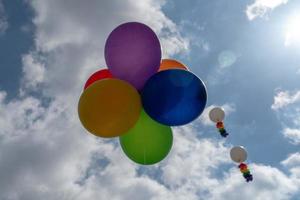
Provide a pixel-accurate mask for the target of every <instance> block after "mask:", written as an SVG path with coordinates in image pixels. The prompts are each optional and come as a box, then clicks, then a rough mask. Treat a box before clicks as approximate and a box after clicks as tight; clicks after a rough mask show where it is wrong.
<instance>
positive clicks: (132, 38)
mask: <svg viewBox="0 0 300 200" xmlns="http://www.w3.org/2000/svg"><path fill="white" fill-rule="evenodd" d="M160 60H161V48H160V43H159V40H158V38H157V36H156V35H155V33H154V32H153V31H152V29H151V28H149V27H148V26H146V25H145V24H141V23H138V22H129V23H125V24H121V25H120V26H118V27H117V28H115V29H114V30H113V31H112V32H111V33H110V35H109V36H108V38H107V40H106V44H105V61H106V64H107V66H108V69H109V70H110V71H111V73H112V74H113V76H114V77H116V78H119V79H122V80H126V81H128V82H129V83H131V84H132V85H133V86H134V87H135V88H136V89H138V90H140V89H142V88H143V86H144V84H145V82H146V81H147V79H148V78H149V77H150V76H152V75H153V74H155V73H156V72H157V70H158V68H159V65H160Z"/></svg>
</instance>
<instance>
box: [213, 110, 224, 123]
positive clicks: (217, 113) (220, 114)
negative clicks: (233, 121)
mask: <svg viewBox="0 0 300 200" xmlns="http://www.w3.org/2000/svg"><path fill="white" fill-rule="evenodd" d="M209 118H210V120H211V121H213V122H215V123H218V122H221V121H223V120H224V118H225V112H224V110H223V109H222V108H220V107H215V108H213V109H211V110H210V111H209Z"/></svg>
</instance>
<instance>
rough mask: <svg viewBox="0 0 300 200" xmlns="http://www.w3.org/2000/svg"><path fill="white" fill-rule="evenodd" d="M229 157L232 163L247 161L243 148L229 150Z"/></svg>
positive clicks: (237, 147)
mask: <svg viewBox="0 0 300 200" xmlns="http://www.w3.org/2000/svg"><path fill="white" fill-rule="evenodd" d="M230 157H231V159H232V160H233V161H234V162H237V163H241V162H244V161H245V160H246V159H247V152H246V150H245V149H244V147H242V146H236V147H233V148H232V149H231V150H230Z"/></svg>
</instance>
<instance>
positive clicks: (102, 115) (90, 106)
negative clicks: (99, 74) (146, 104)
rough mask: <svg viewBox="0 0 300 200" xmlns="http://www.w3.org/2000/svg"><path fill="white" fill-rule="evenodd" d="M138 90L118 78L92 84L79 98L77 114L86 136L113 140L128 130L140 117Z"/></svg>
mask: <svg viewBox="0 0 300 200" xmlns="http://www.w3.org/2000/svg"><path fill="white" fill-rule="evenodd" d="M141 108H142V104H141V99H140V95H139V93H138V91H137V90H136V89H135V88H134V87H133V86H131V85H130V84H129V83H127V82H125V81H122V80H119V79H114V78H112V79H103V80H99V81H96V82H95V83H94V84H92V85H90V86H89V87H88V88H87V89H85V90H84V91H83V93H82V95H81V97H80V99H79V103H78V114H79V119H80V121H81V123H82V125H83V126H84V127H85V129H87V130H88V131H89V132H90V133H92V134H94V135H96V136H99V137H105V138H111V137H117V136H120V135H122V134H124V133H126V132H127V131H128V130H129V129H131V128H132V127H133V126H134V125H135V123H136V122H137V120H138V119H139V117H140V113H141Z"/></svg>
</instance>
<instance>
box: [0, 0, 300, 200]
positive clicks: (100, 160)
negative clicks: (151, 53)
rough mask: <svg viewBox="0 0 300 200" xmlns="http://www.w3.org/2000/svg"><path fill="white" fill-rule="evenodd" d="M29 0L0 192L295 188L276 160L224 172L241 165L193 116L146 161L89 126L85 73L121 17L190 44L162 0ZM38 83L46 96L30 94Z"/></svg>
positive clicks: (199, 192) (5, 113) (211, 194)
mask: <svg viewBox="0 0 300 200" xmlns="http://www.w3.org/2000/svg"><path fill="white" fill-rule="evenodd" d="M30 3H31V4H32V6H33V9H34V11H35V13H36V14H37V16H36V18H35V19H34V22H35V25H36V31H37V32H36V40H35V41H36V49H35V53H33V54H32V52H29V53H28V55H26V56H24V57H23V64H24V66H23V72H24V74H23V75H24V77H23V80H24V84H25V85H26V84H27V85H28V86H30V87H29V89H30V90H29V93H26V92H27V88H26V87H24V88H22V89H23V90H24V95H23V96H22V97H20V98H15V99H13V100H10V101H8V100H6V99H5V96H6V94H5V92H0V127H1V129H0V177H1V179H0V199H13V200H19V199H22V200H35V199H45V200H56V199H62V200H71V199H72V200H86V199H99V198H101V199H112V200H120V199H158V200H160V199H177V200H180V199H189V200H193V199H195V200H196V199H199V196H200V197H201V198H202V197H203V199H224V198H223V197H229V198H227V199H233V200H234V199H240V195H239V196H238V197H239V198H237V196H234V195H235V194H237V193H238V194H240V191H242V192H243V199H253V194H257V196H258V197H260V198H265V199H266V197H268V195H270V196H271V197H272V199H275V200H276V199H284V198H285V197H289V196H290V195H293V194H295V192H296V191H297V188H299V185H298V186H297V180H298V179H297V178H296V177H294V178H291V177H292V175H291V176H287V175H285V174H284V173H283V172H281V171H279V170H278V169H276V168H272V167H267V166H257V165H255V164H253V165H250V167H251V168H252V167H253V170H252V172H253V174H254V178H255V180H254V182H253V183H250V184H246V183H245V182H244V179H243V177H242V176H241V174H240V172H239V170H238V169H236V167H234V168H233V169H231V170H230V172H229V173H226V170H225V169H224V168H225V167H227V168H228V167H230V166H231V165H232V166H234V164H233V163H231V161H230V158H229V147H228V146H226V145H225V144H224V143H223V142H218V141H214V140H208V139H199V138H198V137H197V131H198V130H196V129H194V128H193V126H190V125H189V126H184V127H180V128H176V129H174V146H173V148H172V150H171V153H170V155H169V156H168V157H167V158H166V159H165V160H164V161H162V162H161V163H160V164H158V165H154V166H148V167H139V166H137V165H135V164H133V163H132V162H131V161H130V160H129V159H127V158H126V157H125V156H124V154H123V153H122V150H121V149H120V147H119V145H118V144H117V143H118V142H116V140H104V139H96V138H95V137H94V136H92V135H90V134H86V131H84V129H83V128H82V126H81V125H80V122H79V120H78V117H77V101H78V97H79V95H80V93H81V89H82V86H83V83H84V81H85V80H86V78H87V76H88V75H89V74H90V73H91V72H92V71H94V70H96V69H97V68H98V66H99V65H100V66H104V61H103V46H104V42H105V38H106V36H107V35H108V33H109V31H111V30H112V29H113V28H114V27H115V26H116V25H117V24H119V23H121V22H125V21H131V20H138V21H142V22H145V23H147V24H149V25H150V26H152V27H154V29H155V30H156V31H157V32H158V33H159V34H160V35H162V36H161V38H162V40H164V38H167V37H170V38H171V41H179V42H177V43H176V42H175V45H177V48H178V49H181V50H183V51H184V50H185V48H186V44H185V43H184V42H183V41H185V39H184V38H182V37H181V36H180V33H178V32H177V29H176V25H175V24H174V23H173V22H172V21H171V20H170V19H168V18H167V17H166V16H165V15H164V14H163V12H162V11H161V6H162V5H163V3H164V2H163V1H158V0H153V1H151V0H145V1H107V2H103V1H91V3H90V4H87V3H86V2H82V1H79V0H77V1H74V0H72V1H64V2H63V3H62V1H58V0H57V1H53V0H49V1H45V0H44V1H30ZM165 29H167V34H166V35H167V36H166V35H164V34H165V33H164V31H165ZM174 37H175V38H176V37H177V39H175V40H174ZM166 41H167V40H166ZM163 45H164V44H163ZM172 45H174V44H172ZM165 48H166V49H168V46H165ZM170 48H171V49H172V47H170ZM176 52H180V51H179V50H172V51H170V52H168V53H176ZM41 54H42V56H41ZM35 55H37V57H36V56H35ZM32 77H33V78H32ZM32 79H34V80H32ZM39 84H41V87H36V86H38V85H39ZM32 89H36V91H38V92H39V91H42V92H43V93H44V96H40V97H39V98H37V97H32V96H30V95H29V94H30V91H31V90H32ZM46 97H50V99H48V98H46ZM223 107H224V108H225V111H226V114H229V113H230V112H233V111H234V106H232V105H231V104H228V105H227V104H225V105H223ZM224 166H225V167H224ZM139 170H145V172H144V173H141V174H139ZM217 173H218V174H219V175H216V174H217ZM291 173H294V171H291ZM223 176H224V177H223ZM249 187H250V189H249ZM295 188H296V189H295Z"/></svg>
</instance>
